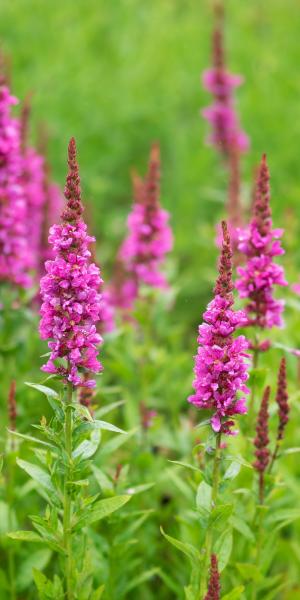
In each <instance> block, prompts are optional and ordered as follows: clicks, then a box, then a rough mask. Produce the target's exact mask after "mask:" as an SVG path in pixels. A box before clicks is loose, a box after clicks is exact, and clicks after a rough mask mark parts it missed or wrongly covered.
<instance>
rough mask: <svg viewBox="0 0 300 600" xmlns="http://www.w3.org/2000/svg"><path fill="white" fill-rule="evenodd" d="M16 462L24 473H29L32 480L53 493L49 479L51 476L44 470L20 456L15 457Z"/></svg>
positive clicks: (52, 486) (53, 488)
mask: <svg viewBox="0 0 300 600" xmlns="http://www.w3.org/2000/svg"><path fill="white" fill-rule="evenodd" d="M17 464H18V465H19V467H21V469H23V470H24V471H26V473H28V475H30V477H31V478H32V479H34V481H37V482H38V484H39V485H41V486H42V487H44V488H45V489H46V490H48V491H50V492H52V493H55V487H54V485H53V483H52V481H51V477H50V475H49V474H48V473H47V472H46V471H44V470H43V469H41V468H40V467H38V466H37V465H34V464H33V463H29V462H27V461H26V460H22V459H21V458H17Z"/></svg>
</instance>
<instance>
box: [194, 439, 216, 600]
mask: <svg viewBox="0 0 300 600" xmlns="http://www.w3.org/2000/svg"><path fill="white" fill-rule="evenodd" d="M220 462H221V433H218V434H217V436H216V449H215V456H214V465H213V472H212V492H211V508H212V510H213V509H214V508H215V506H216V503H217V497H218V490H219V477H220ZM212 541H213V530H212V527H211V525H210V526H208V528H207V531H206V537H205V558H204V564H203V571H202V576H201V581H200V590H199V600H203V598H204V595H205V592H206V584H207V574H208V570H209V564H210V556H211V550H212Z"/></svg>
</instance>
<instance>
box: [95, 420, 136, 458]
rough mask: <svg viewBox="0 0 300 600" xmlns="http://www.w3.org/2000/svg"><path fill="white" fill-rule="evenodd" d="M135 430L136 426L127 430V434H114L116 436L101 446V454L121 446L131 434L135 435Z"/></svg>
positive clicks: (108, 452) (103, 454)
mask: <svg viewBox="0 0 300 600" xmlns="http://www.w3.org/2000/svg"><path fill="white" fill-rule="evenodd" d="M136 432H137V428H136V427H135V428H134V429H132V430H131V431H129V432H128V433H127V435H124V434H121V435H116V437H114V438H112V439H111V440H109V441H108V442H106V444H104V445H103V446H101V456H107V455H108V454H112V453H113V452H115V451H116V450H118V448H120V447H121V446H123V444H126V442H128V440H129V439H130V438H131V437H132V436H133V435H135V434H136Z"/></svg>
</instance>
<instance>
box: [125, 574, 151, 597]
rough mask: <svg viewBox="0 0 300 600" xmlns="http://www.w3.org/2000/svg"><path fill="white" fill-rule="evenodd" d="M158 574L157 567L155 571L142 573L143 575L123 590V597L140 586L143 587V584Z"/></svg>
mask: <svg viewBox="0 0 300 600" xmlns="http://www.w3.org/2000/svg"><path fill="white" fill-rule="evenodd" d="M158 573H159V569H158V568H157V567H154V568H153V569H149V570H148V571H144V573H141V575H138V576H137V577H134V578H133V579H131V581H129V583H128V585H127V586H126V587H125V589H124V590H122V596H124V595H125V594H128V592H130V591H131V590H133V589H134V588H136V587H138V586H139V585H142V583H145V581H149V579H151V578H152V577H154V575H157V574H158Z"/></svg>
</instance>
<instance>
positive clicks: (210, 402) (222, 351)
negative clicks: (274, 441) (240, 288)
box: [188, 222, 249, 434]
mask: <svg viewBox="0 0 300 600" xmlns="http://www.w3.org/2000/svg"><path fill="white" fill-rule="evenodd" d="M222 227H223V246H222V254H221V260H220V274H219V277H218V280H217V283H216V287H215V295H214V299H213V300H212V302H210V304H209V305H208V307H207V310H206V311H205V313H204V315H203V319H204V323H202V325H200V327H199V337H198V344H199V347H198V353H197V355H196V356H195V367H194V373H195V378H194V382H193V388H194V391H195V393H194V394H193V395H192V396H190V397H189V398H188V400H189V402H191V403H192V404H194V405H195V406H197V408H203V409H209V410H211V411H213V414H212V417H211V425H212V428H213V430H214V431H215V432H222V433H225V434H232V433H234V432H233V431H232V427H233V425H234V420H233V418H232V417H234V415H237V414H243V413H245V412H246V405H245V397H244V396H243V397H241V398H237V394H238V392H242V393H243V394H247V393H248V392H249V390H248V388H247V387H246V385H245V383H246V381H247V379H248V373H247V362H246V359H247V357H248V354H247V352H246V351H247V349H248V342H247V340H246V339H245V337H244V336H243V335H240V336H238V337H237V338H233V334H234V332H235V331H236V329H237V328H238V327H241V326H242V325H244V323H245V322H246V316H245V313H244V312H243V311H234V310H233V309H232V306H233V295H232V289H233V284H232V266H231V258H232V253H231V248H230V238H229V233H228V229H227V225H226V223H225V222H223V223H222Z"/></svg>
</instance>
